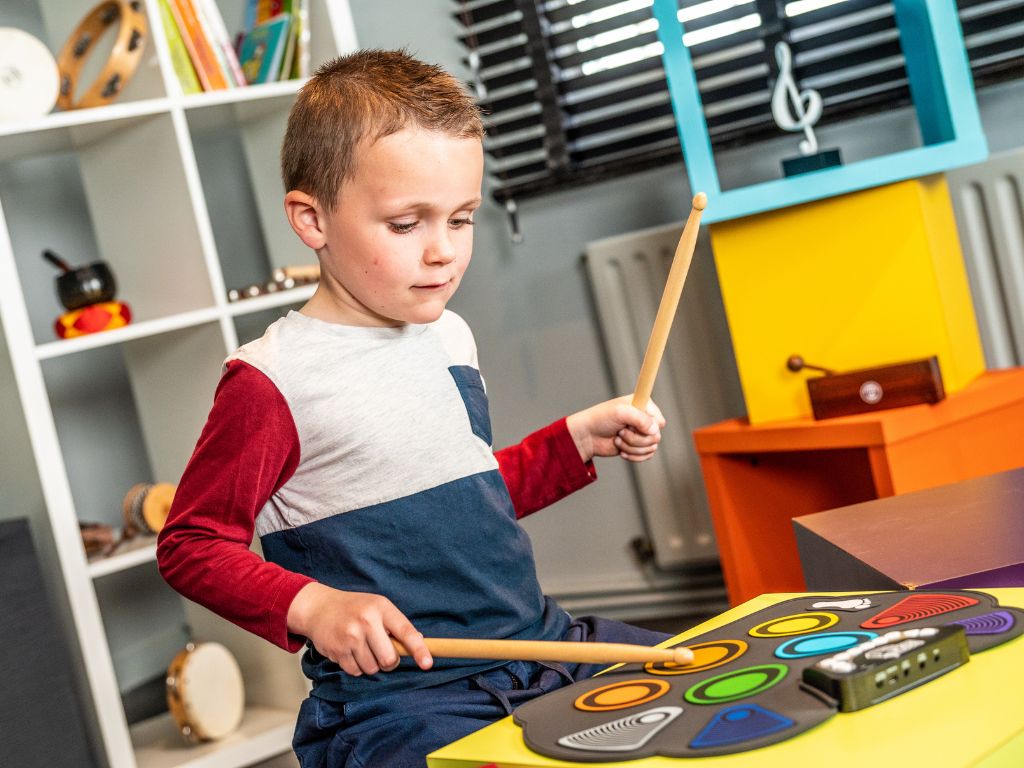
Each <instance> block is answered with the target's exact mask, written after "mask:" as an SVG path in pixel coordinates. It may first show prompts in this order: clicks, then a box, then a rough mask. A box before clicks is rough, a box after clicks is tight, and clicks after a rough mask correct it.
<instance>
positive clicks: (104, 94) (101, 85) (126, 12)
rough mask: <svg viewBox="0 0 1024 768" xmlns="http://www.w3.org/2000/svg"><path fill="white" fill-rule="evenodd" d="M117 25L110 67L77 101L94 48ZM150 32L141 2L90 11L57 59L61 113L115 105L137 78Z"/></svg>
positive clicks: (119, 0)
mask: <svg viewBox="0 0 1024 768" xmlns="http://www.w3.org/2000/svg"><path fill="white" fill-rule="evenodd" d="M116 21H118V22H120V23H119V27H118V30H117V40H116V41H115V42H114V47H113V48H112V49H111V51H110V56H109V57H108V58H107V62H106V64H104V66H103V69H102V70H101V71H100V73H99V75H98V76H97V77H96V80H95V81H93V83H92V85H91V86H89V89H88V90H87V91H86V92H85V93H84V94H83V95H82V97H81V98H80V99H79V100H78V101H75V100H74V96H75V83H76V81H77V80H78V76H79V75H80V74H81V72H82V65H83V64H84V63H85V59H86V56H87V55H88V53H89V52H90V50H92V46H93V44H94V43H95V42H96V41H97V40H99V39H100V38H101V37H103V33H104V32H105V31H106V30H107V28H108V27H109V26H110V25H112V24H113V23H114V22H116ZM148 31H149V27H148V25H147V24H146V16H145V14H143V12H142V1H141V0H104V2H102V3H100V4H99V5H97V6H96V7H94V8H93V9H92V10H91V11H89V13H88V14H86V16H85V18H84V19H82V21H80V22H79V24H78V26H77V27H75V30H74V31H73V32H72V33H71V37H69V38H68V40H67V42H66V43H64V47H63V48H61V51H60V53H59V54H58V55H57V68H58V69H59V70H60V96H59V97H58V99H57V106H59V107H60V108H61V109H80V108H82V107H98V106H100V105H102V104H108V103H110V102H111V101H113V100H114V99H115V98H116V97H117V95H118V94H119V93H121V91H122V90H123V89H124V87H125V85H127V84H128V81H129V80H131V79H132V76H133V75H134V74H135V70H136V69H137V68H138V66H139V62H140V61H141V60H142V50H143V48H145V44H146V33H147V32H148Z"/></svg>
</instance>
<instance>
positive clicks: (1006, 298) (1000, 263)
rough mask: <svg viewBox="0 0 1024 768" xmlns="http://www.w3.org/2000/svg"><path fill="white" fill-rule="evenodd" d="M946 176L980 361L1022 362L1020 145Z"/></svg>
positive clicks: (1023, 153)
mask: <svg viewBox="0 0 1024 768" xmlns="http://www.w3.org/2000/svg"><path fill="white" fill-rule="evenodd" d="M946 178H947V179H948V181H949V191H950V196H951V197H952V199H953V210H954V212H955V214H956V223H957V228H958V229H959V231H960V246H961V248H962V250H963V254H964V264H965V266H966V268H967V279H968V281H969V282H970V285H971V293H972V295H973V297H974V313H975V315H976V316H977V318H978V331H979V333H980V335H981V343H982V346H983V347H984V349H985V362H986V364H987V365H988V367H989V368H1008V367H1011V366H1018V365H1024V149H1016V150H1013V151H1011V152H1003V153H1000V154H996V155H993V156H992V157H990V158H989V159H988V160H986V161H985V162H983V163H977V164H976V165H970V166H967V167H966V168H958V169H956V170H953V171H949V172H947V174H946Z"/></svg>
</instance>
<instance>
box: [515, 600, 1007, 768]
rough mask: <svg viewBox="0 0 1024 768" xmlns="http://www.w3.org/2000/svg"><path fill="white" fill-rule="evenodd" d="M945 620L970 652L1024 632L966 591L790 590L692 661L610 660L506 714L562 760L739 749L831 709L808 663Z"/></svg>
mask: <svg viewBox="0 0 1024 768" xmlns="http://www.w3.org/2000/svg"><path fill="white" fill-rule="evenodd" d="M945 625H949V626H955V627H962V628H963V629H964V631H965V633H966V639H967V645H968V647H969V648H970V652H971V653H978V652H980V651H983V650H986V649H988V648H991V647H993V646H996V645H999V644H1001V643H1004V642H1006V641H1007V640H1010V639H1012V638H1015V637H1017V636H1019V635H1020V634H1022V633H1024V611H1020V610H1018V609H1016V608H1008V607H1001V606H1000V605H999V602H998V601H997V600H996V599H995V598H993V597H992V596H990V595H987V594H985V593H982V592H972V591H968V590H957V591H954V590H945V591H913V592H873V593H863V594H857V595H848V596H843V597H828V596H813V595H808V596H806V597H798V598H793V599H791V600H787V601H784V602H781V603H778V604H777V605H774V606H772V607H770V608H765V609H763V610H761V611H758V612H757V613H754V614H751V615H750V616H746V617H744V618H742V619H738V620H737V621H734V622H732V623H730V624H728V625H726V626H724V627H720V628H718V629H715V630H713V631H711V632H708V633H706V634H703V635H700V636H698V637H695V638H692V639H690V640H688V641H686V643H685V644H686V645H687V646H688V647H689V648H691V649H693V650H694V654H695V659H694V663H693V664H692V665H689V666H675V665H672V664H647V665H638V664H630V665H625V666H622V667H617V668H616V669H615V670H613V671H611V672H608V673H605V674H602V675H598V676H597V677H593V678H590V679H589V680H583V681H580V682H578V683H576V684H574V685H571V686H568V687H566V688H562V689H561V690H558V691H553V692H551V693H549V694H546V695H545V696H543V697H541V698H539V699H536V700H534V701H531V702H528V703H527V704H524V705H523V706H521V707H519V709H517V710H516V711H515V714H514V718H515V722H516V723H517V724H519V725H520V726H521V727H522V729H523V738H524V740H525V742H526V745H527V746H528V747H529V748H530V749H532V750H534V751H535V752H538V753H540V754H542V755H546V756H548V757H552V758H556V759H559V760H569V761H574V762H588V763H601V762H617V761H625V760H634V759H638V758H642V757H653V756H655V755H661V756H664V757H704V756H708V755H724V754H730V753H733V752H743V751H746V750H750V749H756V748H758V747H763V746H767V745H769V744H774V743H776V742H780V741H785V740H786V739H789V738H792V737H793V736H796V735H798V734H800V733H803V732H804V731H806V730H808V729H810V728H813V727H814V726H816V725H818V724H819V723H823V722H824V721H826V720H828V719H829V718H830V717H832V716H833V715H835V714H836V711H837V708H838V705H839V702H838V701H836V700H835V699H833V698H832V697H830V696H829V695H827V694H825V693H823V692H822V691H820V690H818V689H817V688H814V687H811V686H809V685H807V684H806V683H804V682H803V681H802V675H803V670H804V669H805V668H807V667H810V666H811V665H814V664H816V663H817V662H819V661H820V660H822V659H823V658H825V657H832V656H835V655H836V654H842V653H843V652H844V651H846V650H850V652H854V651H855V649H856V648H857V647H863V645H864V643H865V642H871V641H872V640H873V639H876V638H877V639H878V642H882V641H883V639H884V636H885V635H886V634H887V633H889V634H890V635H892V634H893V633H895V632H896V631H899V632H900V633H901V634H906V631H907V630H916V629H922V628H927V627H941V626H945ZM910 634H914V633H913V632H911V633H910ZM961 645H962V641H961ZM840 716H845V715H840Z"/></svg>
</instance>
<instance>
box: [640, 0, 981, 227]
mask: <svg viewBox="0 0 1024 768" xmlns="http://www.w3.org/2000/svg"><path fill="white" fill-rule="evenodd" d="M893 8H894V11H895V16H896V24H897V27H898V28H899V34H900V40H901V42H902V47H903V53H904V59H905V61H906V70H907V77H908V80H909V83H910V93H911V97H912V99H913V102H914V108H915V111H916V112H917V119H918V123H919V125H920V129H921V138H922V141H923V146H921V147H915V148H913V149H908V150H903V151H900V152H894V153H892V154H888V155H882V156H880V157H872V158H869V159H865V160H858V161H856V162H851V163H848V164H845V165H841V166H837V167H834V168H825V169H822V170H818V171H811V172H809V173H804V174H800V175H799V176H790V177H785V178H780V179H775V180H772V181H766V182H761V183H757V184H751V185H749V186H746V187H738V188H736V189H729V190H724V191H723V190H722V188H721V185H720V184H719V179H718V171H717V169H716V166H715V159H714V155H713V153H712V150H711V139H710V137H709V135H708V127H707V122H706V121H705V120H704V109H703V106H702V104H701V99H700V92H699V91H698V90H697V77H696V75H695V73H694V70H693V63H692V60H691V59H690V52H689V51H688V50H687V48H686V46H685V45H683V25H682V23H681V22H680V21H679V18H678V16H677V12H678V2H677V0H654V5H653V11H654V16H655V18H656V19H657V20H658V37H659V39H660V40H661V43H662V45H663V46H664V49H665V50H664V53H663V54H662V58H663V60H664V64H665V74H666V75H667V78H668V87H669V95H670V97H671V99H672V108H673V110H674V111H675V115H676V126H677V127H678V130H679V139H680V142H681V143H682V148H683V157H684V159H685V162H686V171H687V175H688V176H689V179H690V187H691V189H692V190H693V191H694V192H705V193H707V196H708V207H707V209H706V210H705V212H704V217H703V219H704V221H705V222H707V223H713V222H716V221H726V220H728V219H735V218H739V217H741V216H750V215H753V214H756V213H762V212H764V211H771V210H775V209H778V208H784V207H787V206H790V205H799V204H800V203H807V202H811V201H812V200H821V199H823V198H826V197H833V196H835V195H841V194H845V193H847V192H854V191H857V190H861V189H867V188H869V187H877V186H881V185H882V184H889V183H892V182H896V181H902V180H904V179H910V178H916V177H920V176H926V175H928V174H931V173H939V172H941V171H945V170H948V169H950V168H956V167H959V166H963V165H970V164H971V163H977V162H980V161H982V160H984V159H985V158H986V157H988V144H987V142H986V141H985V134H984V132H983V130H982V126H981V116H980V115H979V113H978V102H977V99H976V98H975V94H974V82H973V80H972V78H971V69H970V64H969V62H968V60H967V51H966V48H965V46H964V39H963V33H962V31H961V29H960V19H959V17H958V16H957V11H956V4H955V3H954V2H953V1H952V0H893Z"/></svg>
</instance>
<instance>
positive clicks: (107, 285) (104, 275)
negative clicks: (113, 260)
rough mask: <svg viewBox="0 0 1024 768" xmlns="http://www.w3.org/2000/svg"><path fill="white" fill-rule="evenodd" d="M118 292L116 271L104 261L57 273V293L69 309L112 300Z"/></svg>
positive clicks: (61, 301)
mask: <svg viewBox="0 0 1024 768" xmlns="http://www.w3.org/2000/svg"><path fill="white" fill-rule="evenodd" d="M116 293H117V283H116V282H115V281H114V273H113V272H111V271H110V267H108V266H107V264H106V262H103V261H94V262H93V263H92V264H86V265H85V266H84V267H77V268H76V269H72V270H71V271H69V272H65V273H64V274H61V275H57V295H58V297H60V303H61V304H63V305H64V307H65V308H67V309H69V310H70V309H81V308H82V307H87V306H89V305H90V304H97V303H99V302H101V301H111V300H113V298H114V295H115V294H116Z"/></svg>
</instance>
